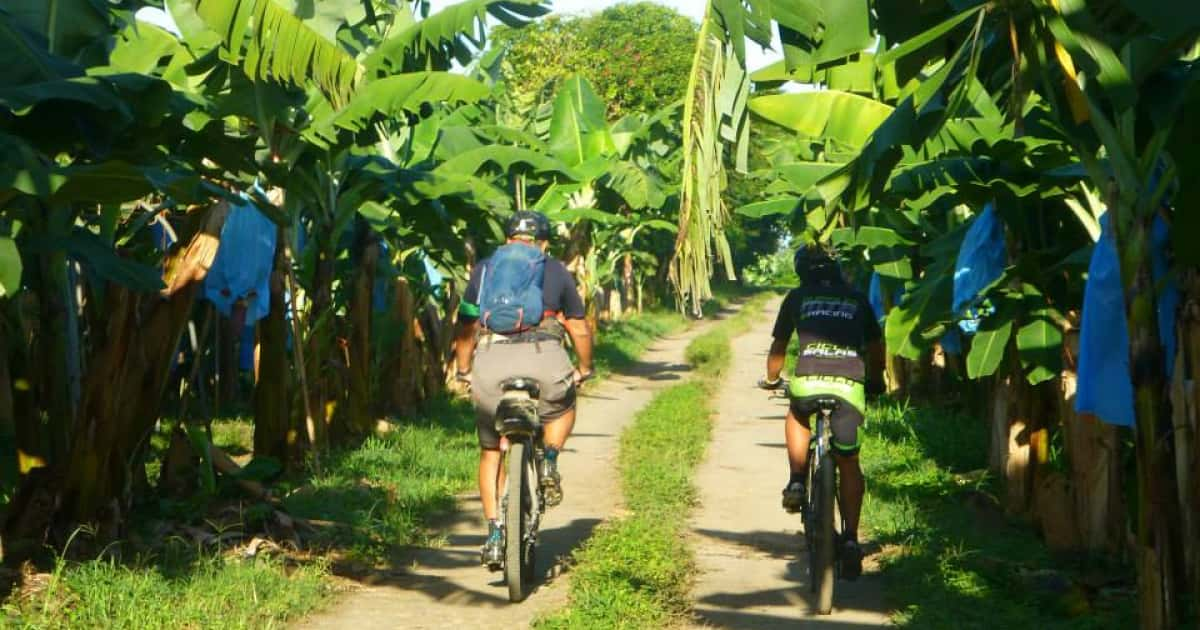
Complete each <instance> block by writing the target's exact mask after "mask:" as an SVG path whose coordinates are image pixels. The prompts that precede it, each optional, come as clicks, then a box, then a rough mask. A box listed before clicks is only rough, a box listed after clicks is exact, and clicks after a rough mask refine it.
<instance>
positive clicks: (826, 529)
mask: <svg viewBox="0 0 1200 630" xmlns="http://www.w3.org/2000/svg"><path fill="white" fill-rule="evenodd" d="M833 467H834V464H833V462H832V461H830V458H828V457H824V458H822V459H821V461H820V462H818V463H817V470H816V471H815V472H814V475H813V476H814V477H816V479H815V481H816V482H817V487H818V488H820V490H819V491H818V492H817V497H816V499H817V500H816V502H815V503H816V506H815V507H816V512H817V517H816V518H814V519H813V520H814V521H815V523H814V524H815V525H816V532H814V533H815V534H816V540H815V541H814V543H815V545H814V546H815V549H814V552H813V556H814V562H813V565H814V567H813V568H814V569H815V570H814V571H813V576H812V579H813V586H814V588H815V589H816V594H817V614H819V615H828V614H829V613H830V612H831V611H832V610H833V584H834V581H835V575H834V566H833V564H834V557H833V556H834V533H833V492H834V488H833V485H834V483H833V482H834V478H833V475H834V470H833Z"/></svg>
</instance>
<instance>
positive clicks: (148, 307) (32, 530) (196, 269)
mask: <svg viewBox="0 0 1200 630" xmlns="http://www.w3.org/2000/svg"><path fill="white" fill-rule="evenodd" d="M228 211H229V208H228V206H227V205H226V204H224V203H222V204H218V205H217V206H215V207H213V208H212V209H210V210H209V211H207V212H205V213H203V215H201V216H200V217H198V221H199V229H198V230H197V231H196V234H195V236H193V237H192V238H191V239H190V242H189V243H188V245H187V247H183V248H179V249H177V250H176V252H175V253H174V254H173V255H172V256H171V258H170V259H169V260H168V264H167V268H166V273H165V274H164V281H165V283H166V288H165V289H164V290H163V291H162V292H161V294H136V293H132V292H130V291H128V290H126V289H123V288H121V287H117V286H110V287H109V300H108V305H109V309H110V310H109V318H108V330H107V333H106V335H105V341H104V344H103V345H102V346H101V347H99V348H98V349H97V350H96V352H95V354H94V359H93V360H92V362H91V366H90V369H89V371H88V374H87V376H86V378H85V380H84V388H83V400H82V404H81V405H80V411H79V416H78V417H77V418H76V421H75V423H74V427H73V429H74V430H73V431H72V435H74V436H75V437H76V439H74V440H73V441H72V443H71V445H70V451H69V455H68V457H67V458H65V459H64V460H62V461H60V462H57V463H56V465H55V467H54V473H53V474H52V475H41V476H32V477H29V478H27V480H26V481H27V483H24V484H22V488H21V489H20V491H19V492H18V497H17V499H16V501H14V503H18V504H20V503H23V504H26V505H30V504H33V503H38V502H39V501H37V500H36V496H41V497H43V499H44V498H46V497H47V495H49V497H51V498H52V505H53V506H54V507H53V509H52V510H47V511H46V520H42V519H39V520H37V521H34V520H31V519H28V518H26V519H20V520H19V521H14V520H13V519H10V521H9V523H8V524H6V530H7V531H6V534H7V535H6V538H7V537H12V538H23V539H30V538H41V537H43V536H44V535H45V532H46V528H47V527H49V526H50V525H51V524H52V523H51V520H50V519H52V520H53V522H54V523H56V524H57V525H61V526H65V527H55V528H54V530H53V531H54V533H55V534H56V535H55V536H53V537H52V538H53V539H54V540H55V541H56V542H62V541H63V540H65V538H66V536H68V535H69V534H70V532H71V531H72V527H73V526H74V525H75V524H78V523H93V524H96V525H97V530H96V531H97V535H98V537H99V538H101V539H108V538H113V537H116V536H119V535H120V533H121V529H122V525H123V520H124V516H125V513H126V510H127V508H128V506H129V503H130V498H131V497H130V496H129V495H128V491H127V489H128V483H129V480H130V478H131V477H130V467H131V466H132V465H133V464H134V462H135V457H134V456H135V454H136V451H137V449H138V448H139V445H140V444H142V442H143V441H144V440H146V439H147V438H148V436H149V433H150V432H151V431H152V430H153V428H154V424H155V422H156V421H157V420H158V416H159V409H160V406H161V402H162V397H163V391H164V389H165V385H166V382H167V375H168V372H169V370H170V365H171V362H172V359H173V357H174V355H175V351H176V348H177V347H178V345H179V340H180V338H181V336H182V335H183V332H184V329H185V328H186V327H187V323H188V319H189V316H190V314H191V311H192V306H193V304H194V302H195V298H196V295H197V293H198V292H199V289H200V285H201V283H202V282H203V280H204V277H205V275H206V274H207V272H208V269H209V267H210V266H211V265H212V261H213V258H214V257H215V255H216V251H217V247H218V245H219V244H220V234H221V226H222V225H223V224H224V222H225V217H226V216H227V214H228ZM21 494H25V495H27V496H26V497H24V498H22V497H21V496H20V495H21ZM28 495H34V496H28ZM15 522H17V523H18V524H19V527H18V528H17V531H13V529H12V526H13V525H14V523H15Z"/></svg>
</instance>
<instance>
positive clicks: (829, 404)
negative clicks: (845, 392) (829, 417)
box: [815, 397, 842, 412]
mask: <svg viewBox="0 0 1200 630" xmlns="http://www.w3.org/2000/svg"><path fill="white" fill-rule="evenodd" d="M815 404H816V406H817V409H820V410H822V411H830V412H832V411H836V410H837V408H838V407H841V406H842V401H840V400H838V399H837V398H830V397H824V398H818V399H817V400H816V401H815Z"/></svg>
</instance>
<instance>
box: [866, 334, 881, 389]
mask: <svg viewBox="0 0 1200 630" xmlns="http://www.w3.org/2000/svg"><path fill="white" fill-rule="evenodd" d="M866 359H867V366H866V367H867V384H868V385H870V387H868V388H867V389H868V390H873V391H877V392H883V387H884V380H883V368H884V347H883V340H882V339H876V340H875V341H871V342H868V343H867V357H866Z"/></svg>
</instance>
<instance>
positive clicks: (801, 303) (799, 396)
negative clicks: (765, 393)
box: [760, 246, 883, 578]
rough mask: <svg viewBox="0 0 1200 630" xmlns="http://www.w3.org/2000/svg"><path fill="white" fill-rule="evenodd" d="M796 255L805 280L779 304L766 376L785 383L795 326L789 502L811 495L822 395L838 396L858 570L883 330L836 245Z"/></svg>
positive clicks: (846, 559) (793, 505)
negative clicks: (864, 428)
mask: <svg viewBox="0 0 1200 630" xmlns="http://www.w3.org/2000/svg"><path fill="white" fill-rule="evenodd" d="M793 263H794V265H795V268H796V274H797V275H798V276H799V277H800V286H799V287H797V288H795V289H792V290H791V291H790V292H789V293H788V294H787V297H786V298H784V300H783V304H782V305H781V306H780V308H779V315H778V316H777V318H776V320H775V328H774V330H773V331H772V337H774V341H773V342H772V343H771V349H770V352H769V353H768V355H767V376H766V379H765V380H764V381H762V382H761V383H760V385H762V386H763V387H772V386H775V385H778V384H779V383H780V378H781V377H780V372H781V371H782V370H783V365H784V361H785V359H786V357H787V348H788V344H789V342H790V341H791V338H792V335H793V334H795V335H796V336H797V338H798V339H799V342H800V349H799V353H798V354H797V357H796V370H795V375H794V376H793V378H792V379H791V381H790V382H789V385H788V390H789V391H788V395H789V398H790V399H791V404H790V405H789V408H788V414H787V424H786V429H785V436H786V439H787V451H788V464H789V466H790V470H791V476H790V478H789V479H788V482H787V485H786V486H785V487H784V489H783V507H784V509H785V510H787V511H788V512H798V511H800V509H801V507H802V506H803V503H804V497H805V487H804V483H805V474H806V470H807V466H808V447H809V438H810V436H811V425H810V420H811V418H812V416H813V414H814V413H816V411H817V409H816V406H815V401H816V400H817V399H819V398H823V397H829V396H834V397H837V398H838V399H840V400H841V401H842V404H841V405H840V406H839V407H838V409H837V411H835V412H834V414H833V416H832V417H831V423H832V427H833V445H832V446H833V453H834V460H835V461H836V462H837V466H838V473H839V477H840V479H841V481H840V484H839V485H840V489H839V497H838V499H839V501H838V503H839V505H840V506H841V512H842V517H843V519H844V520H845V528H844V531H843V532H842V536H843V539H842V544H843V548H842V550H841V557H842V562H843V569H842V573H843V575H845V576H846V577H848V578H854V577H857V576H858V574H859V573H860V572H861V571H862V551H861V550H860V549H859V545H858V518H859V512H860V511H861V509H862V497H863V490H864V487H865V483H864V480H863V473H862V468H861V467H860V466H859V462H858V451H859V440H858V428H859V426H861V425H862V423H863V418H864V416H863V414H864V412H865V410H866V396H867V393H868V391H869V392H870V393H872V394H875V393H878V392H879V391H880V390H882V384H883V369H882V367H883V360H882V359H883V343H882V332H881V331H880V329H879V322H878V321H876V319H875V316H874V313H873V311H872V309H871V305H870V303H869V302H868V301H867V298H866V296H864V295H863V294H862V293H861V292H859V291H857V290H855V289H854V288H853V287H851V286H850V285H849V284H848V283H847V282H846V281H845V279H844V278H843V277H842V274H841V269H840V268H839V267H838V264H837V262H836V261H835V260H834V259H833V257H832V256H831V255H830V254H829V253H827V252H826V251H825V250H823V249H821V248H820V247H819V246H804V247H801V248H800V249H799V250H797V252H796V255H795V258H794V259H793Z"/></svg>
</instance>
